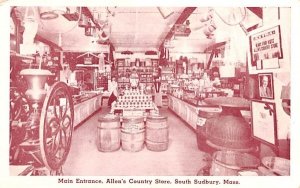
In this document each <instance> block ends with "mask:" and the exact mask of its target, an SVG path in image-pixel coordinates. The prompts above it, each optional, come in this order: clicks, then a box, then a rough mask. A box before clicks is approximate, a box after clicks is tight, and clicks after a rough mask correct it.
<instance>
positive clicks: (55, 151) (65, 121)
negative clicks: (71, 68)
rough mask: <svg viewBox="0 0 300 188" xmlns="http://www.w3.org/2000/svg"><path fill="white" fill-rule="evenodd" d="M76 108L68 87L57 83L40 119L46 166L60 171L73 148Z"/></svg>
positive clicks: (42, 149)
mask: <svg viewBox="0 0 300 188" xmlns="http://www.w3.org/2000/svg"><path fill="white" fill-rule="evenodd" d="M73 122H74V106H73V101H72V98H71V94H70V91H69V90H68V86H67V85H66V84H65V83H63V82H56V83H55V84H54V85H53V86H52V87H51V89H50V91H48V93H47V95H46V97H45V100H44V104H43V108H42V111H41V117H40V129H39V139H40V149H41V155H42V160H43V162H44V165H45V166H46V167H47V168H48V169H49V170H55V171H56V170H59V169H60V168H61V166H62V165H63V164H64V162H65V161H66V158H67V156H68V153H69V151H70V147H71V140H72V132H73Z"/></svg>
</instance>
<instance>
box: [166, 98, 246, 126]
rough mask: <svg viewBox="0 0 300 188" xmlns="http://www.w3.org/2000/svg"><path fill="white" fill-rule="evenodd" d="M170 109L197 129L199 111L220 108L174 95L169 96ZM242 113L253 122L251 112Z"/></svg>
mask: <svg viewBox="0 0 300 188" xmlns="http://www.w3.org/2000/svg"><path fill="white" fill-rule="evenodd" d="M168 99H169V102H168V107H169V109H170V110H172V111H173V112H174V113H175V114H176V115H178V116H179V117H180V118H181V119H182V120H184V121H185V122H186V123H187V124H188V125H189V126H190V127H191V128H193V129H194V130H196V129H197V121H198V120H199V118H198V117H199V115H198V111H199V109H207V108H210V109H212V108H215V109H219V108H220V107H219V106H216V105H208V104H206V103H205V102H203V101H200V100H198V99H195V98H188V97H186V96H185V97H183V98H178V97H176V96H174V95H171V94H168ZM241 113H242V115H243V117H244V118H245V120H246V121H247V122H249V123H250V122H251V117H250V111H249V110H241Z"/></svg>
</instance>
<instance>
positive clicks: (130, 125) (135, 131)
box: [121, 116, 145, 152]
mask: <svg viewBox="0 0 300 188" xmlns="http://www.w3.org/2000/svg"><path fill="white" fill-rule="evenodd" d="M144 141H145V125H144V117H137V116H131V117H123V123H122V130H121V142H122V149H123V150H124V151H131V152H137V151H141V150H142V149H143V147H144Z"/></svg>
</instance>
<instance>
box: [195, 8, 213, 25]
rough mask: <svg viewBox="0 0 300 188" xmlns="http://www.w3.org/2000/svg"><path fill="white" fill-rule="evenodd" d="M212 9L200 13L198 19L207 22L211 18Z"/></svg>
mask: <svg viewBox="0 0 300 188" xmlns="http://www.w3.org/2000/svg"><path fill="white" fill-rule="evenodd" d="M213 14H214V10H213V9H209V10H208V11H207V12H206V13H204V14H201V15H200V18H199V20H200V21H201V22H207V21H209V20H211V19H212V18H213Z"/></svg>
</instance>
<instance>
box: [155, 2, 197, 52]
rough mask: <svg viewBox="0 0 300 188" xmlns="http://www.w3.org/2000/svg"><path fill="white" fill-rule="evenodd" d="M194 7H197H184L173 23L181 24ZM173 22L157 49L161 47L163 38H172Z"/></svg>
mask: <svg viewBox="0 0 300 188" xmlns="http://www.w3.org/2000/svg"><path fill="white" fill-rule="evenodd" d="M196 8H197V7H186V8H185V9H184V10H183V11H182V13H181V14H180V16H179V17H178V19H177V20H176V22H175V24H183V23H184V22H185V21H186V20H187V19H188V18H189V17H190V15H191V14H192V13H193V12H194V11H195V10H196ZM175 24H174V25H173V26H172V28H171V29H170V31H169V32H168V34H167V35H166V37H165V38H164V40H163V41H162V43H161V45H160V48H159V49H161V48H162V47H163V45H164V41H165V40H170V39H171V38H172V36H173V35H174V30H175Z"/></svg>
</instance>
